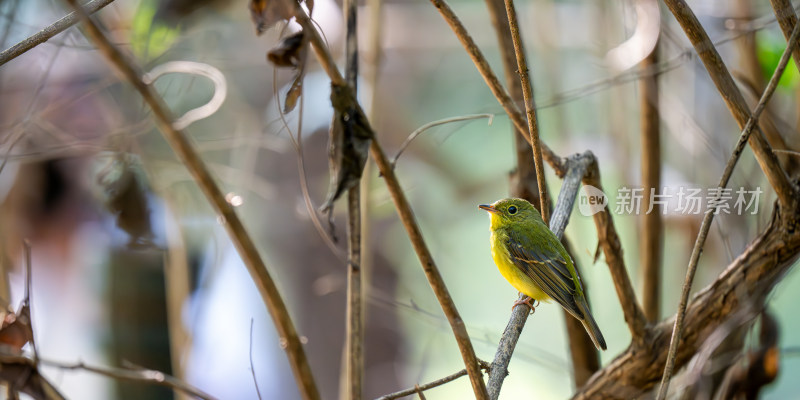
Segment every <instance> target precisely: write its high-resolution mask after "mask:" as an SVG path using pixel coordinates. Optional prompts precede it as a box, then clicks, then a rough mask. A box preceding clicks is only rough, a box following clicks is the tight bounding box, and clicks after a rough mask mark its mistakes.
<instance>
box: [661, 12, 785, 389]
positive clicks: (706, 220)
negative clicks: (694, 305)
mask: <svg viewBox="0 0 800 400" xmlns="http://www.w3.org/2000/svg"><path fill="white" fill-rule="evenodd" d="M799 34H800V24H795V27H794V29H793V30H792V35H791V37H790V38H789V41H788V43H789V44H788V45H787V46H786V49H784V50H783V54H782V55H781V59H780V61H779V62H778V67H777V68H775V72H774V73H773V74H772V77H771V78H770V80H769V83H767V88H766V89H765V90H764V93H763V94H762V95H761V99H760V100H759V101H758V104H757V105H756V108H755V110H753V114H752V115H751V116H750V118H749V120H748V121H747V123H746V124H745V126H744V129H743V130H742V133H741V135H740V136H739V141H738V142H737V143H736V147H735V148H734V150H733V154H731V157H730V159H728V163H727V164H726V165H725V170H724V171H723V172H722V177H721V178H720V180H719V185H717V188H720V189H721V188H724V187H726V186H727V185H728V180H729V179H730V177H731V175H732V174H733V168H734V167H735V166H736V162H737V161H739V156H740V155H741V154H742V151H743V150H744V146H745V144H746V143H747V141H748V139H749V137H751V136H752V135H751V134H750V133H751V132H752V131H753V129H754V127H755V126H756V124H757V123H758V117H759V116H760V115H761V112H763V111H764V108H766V106H767V102H769V100H770V99H771V98H772V94H773V93H775V89H776V88H777V87H778V81H779V80H780V78H781V76H783V71H784V70H786V66H787V65H788V64H789V58H790V57H791V55H792V48H793V47H794V46H795V45H796V44H797V39H798V35H799ZM721 196H722V192H721V190H718V191H717V193H716V196H715V198H714V201H713V202H712V203H711V204H719V199H720V197H721ZM785 204H786V205H787V206H788V205H790V204H791V203H785ZM709 211H712V210H709ZM714 211H716V209H715V210H714ZM713 218H714V212H706V215H705V216H704V217H703V223H702V225H701V226H700V233H698V235H697V240H695V243H694V248H693V249H692V256H691V259H690V260H689V266H688V268H687V269H686V278H685V280H684V283H683V288H682V289H681V299H680V303H679V304H678V313H677V316H676V318H675V328H674V330H673V334H672V340H671V341H670V345H669V354H668V356H667V363H666V366H665V367H664V376H663V378H662V379H661V387H660V388H659V390H658V397H657V398H658V399H659V400H662V399H664V398H666V396H667V390H668V388H669V380H670V378H671V377H672V371H673V368H674V366H675V358H676V356H677V351H678V345H679V344H680V341H681V335H682V330H683V319H684V315H685V312H686V303H687V302H688V300H689V293H690V291H691V289H692V282H693V281H694V275H695V272H696V271H697V264H698V261H699V260H700V254H701V252H702V250H703V244H705V241H706V237H708V230H709V229H710V227H711V222H712V220H713Z"/></svg>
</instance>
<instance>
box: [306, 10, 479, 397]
mask: <svg viewBox="0 0 800 400" xmlns="http://www.w3.org/2000/svg"><path fill="white" fill-rule="evenodd" d="M291 3H292V4H293V5H294V16H295V18H296V19H297V23H298V24H300V25H301V26H302V27H303V30H304V31H305V32H306V33H307V34H308V35H309V40H310V42H311V45H312V46H313V49H314V54H315V55H316V56H317V60H318V61H319V63H320V65H321V66H322V68H323V69H324V70H325V72H326V73H327V74H328V78H330V80H331V82H332V83H334V84H343V83H344V78H343V77H342V74H341V73H340V72H339V70H338V69H337V68H336V63H335V62H334V61H333V57H331V54H330V52H329V51H328V48H327V46H326V45H325V42H324V41H323V40H322V37H321V36H320V34H319V32H317V31H316V27H315V26H314V23H313V22H312V21H311V18H309V16H308V14H306V12H305V11H303V10H302V8H300V6H299V5H298V4H297V3H296V2H291ZM359 107H360V106H359ZM370 154H371V155H372V158H373V159H374V160H375V163H376V164H377V165H378V170H379V171H380V172H381V175H382V176H383V178H384V181H385V182H386V186H387V188H388V189H389V194H390V195H391V196H392V200H393V202H394V205H395V208H396V209H397V214H398V215H399V217H400V222H402V223H403V227H405V229H406V233H407V235H408V237H409V240H410V241H411V245H412V246H413V247H414V251H415V252H416V253H417V257H418V258H419V261H420V263H421V264H422V270H423V272H424V273H425V277H426V278H427V279H428V284H430V286H431V289H432V290H433V293H434V295H435V296H436V299H437V300H438V301H439V305H440V306H441V307H442V311H443V312H444V315H445V317H447V321H448V322H449V323H450V328H451V329H452V330H453V336H454V337H455V339H456V343H457V344H458V348H459V351H460V352H461V358H462V359H463V360H464V365H465V367H466V370H467V374H468V375H469V379H470V383H471V384H472V390H473V392H474V393H475V397H476V398H477V399H479V400H483V399H486V386H485V384H484V382H483V376H482V374H481V370H480V364H479V362H478V358H477V357H476V356H475V349H474V348H473V347H472V342H471V341H470V339H469V334H468V333H467V328H466V325H465V324H464V320H462V319H461V315H460V314H459V313H458V309H457V308H456V305H455V303H454V302H453V298H452V297H451V296H450V291H449V290H448V289H447V285H446V284H445V283H444V279H443V278H442V275H441V273H440V272H439V268H438V267H437V266H436V263H435V262H434V260H433V256H432V255H431V252H430V250H429V249H428V245H427V244H426V243H425V239H424V238H423V236H422V231H421V230H420V228H419V224H417V221H416V217H414V212H413V211H412V210H411V205H410V204H409V203H408V199H407V198H406V196H405V193H404V192H403V188H402V187H401V186H400V182H399V181H398V180H397V175H395V173H394V168H393V167H392V164H391V163H390V162H389V159H388V158H386V153H384V151H383V148H381V146H380V143H379V142H378V138H377V137H375V136H373V139H372V143H371V144H370Z"/></svg>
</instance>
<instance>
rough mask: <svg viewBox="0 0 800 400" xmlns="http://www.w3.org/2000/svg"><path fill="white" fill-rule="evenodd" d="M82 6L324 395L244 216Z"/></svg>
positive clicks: (299, 372)
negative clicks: (248, 229)
mask: <svg viewBox="0 0 800 400" xmlns="http://www.w3.org/2000/svg"><path fill="white" fill-rule="evenodd" d="M67 1H68V3H69V4H70V5H72V7H73V8H74V9H75V11H76V12H77V15H78V17H79V18H80V20H81V21H82V22H83V24H84V26H85V27H86V31H85V32H86V36H87V37H88V38H89V39H90V40H91V41H93V42H94V44H95V45H96V46H97V48H98V50H100V52H101V53H102V54H103V55H104V56H105V58H106V60H107V61H108V62H109V63H111V64H112V65H113V66H114V67H116V69H117V70H118V71H119V72H120V73H121V74H122V76H123V77H124V78H125V79H126V80H127V81H128V82H129V83H130V84H131V85H133V87H134V88H135V89H136V91H138V92H139V94H140V95H141V96H142V98H143V99H144V101H145V102H146V103H147V104H148V105H149V106H150V108H151V109H152V111H153V117H154V118H155V122H156V125H157V126H158V128H159V130H160V131H161V133H162V134H163V135H164V138H165V139H166V140H167V142H168V143H169V145H170V147H172V150H173V151H174V152H175V153H176V154H177V156H178V158H179V159H180V160H181V161H182V163H183V165H184V166H185V167H186V168H187V169H188V170H189V172H190V173H191V175H192V177H193V178H194V180H195V182H196V183H197V185H198V186H199V187H200V189H201V191H202V192H203V194H204V195H205V197H206V199H207V200H208V201H209V202H210V203H211V206H212V207H213V208H214V211H215V212H216V213H217V215H218V217H219V218H220V220H221V221H223V224H222V225H223V226H224V227H225V230H226V231H227V232H228V235H229V236H230V238H231V241H232V242H233V245H234V246H235V247H236V250H237V251H238V252H239V255H240V256H241V258H242V261H243V262H244V264H245V266H246V267H247V270H248V272H250V276H251V277H252V278H253V281H254V282H255V284H256V287H257V288H258V291H259V293H260V294H261V297H262V299H263V300H264V303H265V304H266V305H267V308H268V310H269V313H270V315H271V316H272V320H273V322H274V324H275V328H276V329H277V331H278V335H279V336H280V338H281V342H282V343H283V344H284V349H285V351H286V354H287V356H288V358H289V365H290V366H291V368H292V371H293V372H294V376H295V380H296V381H297V386H298V389H299V390H300V394H301V396H302V397H303V398H304V399H307V400H316V399H319V398H320V395H319V391H318V390H317V386H316V383H315V382H314V378H313V376H312V375H311V367H310V366H309V364H308V359H307V358H306V354H305V350H304V349H303V345H302V343H301V342H300V338H299V336H298V335H297V330H296V329H295V327H294V323H293V322H292V319H291V317H290V316H289V311H288V310H287V309H286V304H285V303H284V302H283V299H282V298H281V295H280V292H278V287H277V286H276V285H275V282H274V281H273V280H272V277H271V276H270V274H269V272H268V270H267V266H266V264H265V263H264V260H263V259H262V258H261V256H259V254H258V249H257V248H256V245H255V243H254V242H253V239H252V238H251V237H250V235H249V234H248V233H247V230H246V229H245V227H244V224H243V223H242V221H241V219H239V216H238V215H236V212H235V211H234V209H233V206H231V205H230V204H229V203H228V202H227V201H226V200H225V195H224V194H223V193H222V191H221V190H220V188H219V186H217V184H216V182H215V181H214V178H213V177H212V176H211V173H210V172H209V170H208V168H207V167H206V165H205V163H204V162H203V160H202V159H201V158H200V154H199V153H198V152H197V150H196V149H195V148H194V145H193V144H192V143H191V142H190V141H189V139H188V138H187V136H186V135H185V134H184V132H183V131H181V130H178V129H176V128H175V127H174V126H173V124H172V122H173V118H172V116H171V115H170V112H169V111H168V110H169V109H168V108H167V106H166V105H165V104H164V101H163V99H161V97H159V96H158V94H157V93H156V92H155V90H154V89H153V88H152V87H151V86H149V85H147V84H145V83H144V81H142V78H141V77H142V72H141V69H140V67H139V66H138V65H136V64H134V63H133V61H132V60H130V59H129V58H128V57H126V56H125V55H123V54H122V53H121V52H120V51H119V50H118V49H117V48H116V47H114V45H113V44H111V42H110V41H109V40H108V38H107V37H106V36H105V35H104V34H103V32H101V31H100V28H98V27H97V25H95V23H94V22H93V21H92V20H91V19H90V18H89V16H88V15H87V14H86V12H85V11H84V10H83V9H82V8H81V7H80V6H79V5H78V4H77V0H67Z"/></svg>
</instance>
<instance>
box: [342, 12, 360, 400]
mask: <svg viewBox="0 0 800 400" xmlns="http://www.w3.org/2000/svg"><path fill="white" fill-rule="evenodd" d="M343 8H344V15H345V17H344V21H345V26H346V27H347V32H346V38H345V58H346V61H345V81H347V84H348V85H350V87H352V88H353V93H358V92H357V82H358V35H357V29H356V27H357V23H358V22H357V16H358V5H357V4H356V1H355V0H344V4H343ZM352 123H353V121H352V120H351V121H347V122H345V126H344V129H352ZM360 192H361V185H360V184H359V185H355V186H353V187H352V188H350V189H349V190H348V191H347V220H348V222H347V310H346V314H347V333H346V339H345V340H346V343H345V349H346V351H347V368H346V369H345V370H346V373H347V396H346V397H347V398H349V399H353V400H358V399H360V398H361V393H362V379H363V377H364V353H363V346H364V326H363V322H364V318H363V302H362V296H361V295H362V290H363V289H362V278H363V276H362V273H361V193H360Z"/></svg>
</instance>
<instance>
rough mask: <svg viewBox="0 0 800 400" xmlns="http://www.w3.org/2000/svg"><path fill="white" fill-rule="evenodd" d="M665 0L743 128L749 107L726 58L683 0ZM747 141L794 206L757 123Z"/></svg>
mask: <svg viewBox="0 0 800 400" xmlns="http://www.w3.org/2000/svg"><path fill="white" fill-rule="evenodd" d="M664 3H666V5H667V7H669V9H670V11H671V12H672V14H673V15H674V16H675V19H676V20H678V22H679V23H680V25H681V27H682V28H683V30H684V32H685V33H686V36H687V37H688V38H689V40H690V41H691V42H692V45H693V46H694V48H695V51H696V52H697V55H698V56H699V57H700V60H702V61H703V64H704V65H705V67H706V70H707V71H708V73H709V75H710V76H711V80H712V81H714V84H715V85H716V86H717V90H718V91H719V92H720V95H722V98H723V100H725V104H726V105H727V106H728V109H729V110H730V112H731V114H733V117H734V118H735V119H736V123H737V124H739V129H744V128H745V125H746V124H747V120H748V119H749V118H750V109H749V107H747V103H746V102H745V99H744V96H742V93H741V92H740V91H739V88H738V87H737V86H736V83H735V82H734V81H733V77H731V74H730V72H729V71H728V69H727V68H726V67H725V62H724V61H723V60H722V57H720V55H719V53H718V52H717V49H716V48H715V47H714V45H713V44H712V43H711V40H710V39H709V37H708V34H707V33H706V31H705V29H703V26H702V25H701V24H700V21H698V20H697V16H695V15H694V12H692V10H691V8H689V5H688V4H686V1H684V0H664ZM749 143H750V147H751V148H752V149H753V153H754V154H755V156H756V160H757V161H758V164H759V165H760V166H761V170H762V171H764V174H765V175H766V177H767V180H768V181H769V183H770V185H771V186H772V188H773V189H774V190H775V193H776V194H777V195H778V199H779V200H780V202H781V205H782V206H785V207H789V208H793V207H794V206H793V205H792V204H793V203H795V202H797V201H798V197H799V196H798V194H797V190H796V189H795V187H794V186H792V184H791V183H790V182H789V179H788V178H787V176H786V173H785V172H784V171H783V169H781V166H780V164H779V163H778V159H777V157H776V156H775V153H773V152H772V149H771V148H770V145H769V143H767V140H766V139H765V138H764V134H763V133H762V132H761V129H760V128H758V126H756V127H755V134H753V135H750V138H749Z"/></svg>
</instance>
